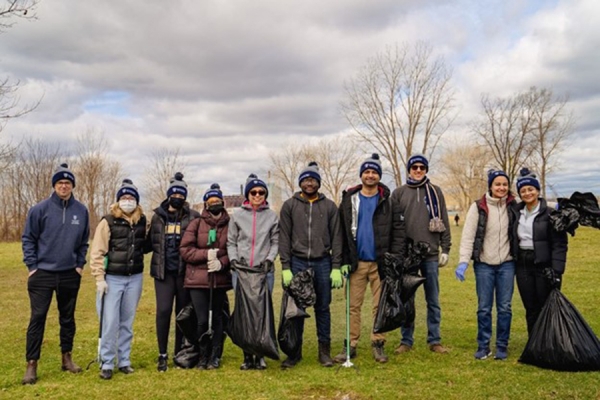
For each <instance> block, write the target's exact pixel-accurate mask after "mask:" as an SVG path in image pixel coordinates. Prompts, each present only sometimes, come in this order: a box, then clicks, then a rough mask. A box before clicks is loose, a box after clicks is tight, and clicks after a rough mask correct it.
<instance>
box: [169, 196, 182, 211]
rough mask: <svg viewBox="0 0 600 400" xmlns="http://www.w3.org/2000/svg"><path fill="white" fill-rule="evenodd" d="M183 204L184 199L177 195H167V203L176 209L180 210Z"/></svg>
mask: <svg viewBox="0 0 600 400" xmlns="http://www.w3.org/2000/svg"><path fill="white" fill-rule="evenodd" d="M184 204H185V199H180V198H177V197H169V205H170V206H171V207H173V208H174V209H176V210H180V209H181V207H183V205H184Z"/></svg>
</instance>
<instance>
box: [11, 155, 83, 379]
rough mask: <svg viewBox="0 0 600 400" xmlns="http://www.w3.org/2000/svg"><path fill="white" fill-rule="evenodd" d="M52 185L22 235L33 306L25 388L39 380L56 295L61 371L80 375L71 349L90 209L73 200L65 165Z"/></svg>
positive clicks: (71, 177)
mask: <svg viewBox="0 0 600 400" xmlns="http://www.w3.org/2000/svg"><path fill="white" fill-rule="evenodd" d="M52 187H53V188H54V193H52V195H51V196H50V197H49V198H48V199H46V200H43V201H41V202H40V203H38V204H36V205H35V206H33V207H31V209H30V210H29V213H28V215H27V221H26V223H25V231H24V232H23V237H22V245H23V261H24V262H25V265H26V266H27V268H28V270H29V278H28V281H27V291H28V292H29V302H30V304H31V318H30V320H29V327H28V328H27V349H26V359H27V369H26V371H25V376H24V377H23V381H22V382H23V384H24V385H25V384H34V383H35V382H36V381H37V363H38V360H39V359H40V353H41V348H42V341H43V339H44V327H45V325H46V316H47V315H48V309H49V308H50V303H51V302H52V295H53V292H55V291H56V302H57V306H58V314H59V323H60V348H61V351H62V370H63V371H69V372H72V373H78V372H81V368H80V367H79V366H77V364H75V363H74V362H73V360H72V359H71V350H72V349H73V338H74V336H75V305H76V303H77V294H78V292H79V285H80V283H81V274H82V269H83V266H84V264H85V256H86V253H87V249H88V239H89V233H90V228H89V215H88V210H87V208H86V207H85V206H84V205H83V204H81V203H80V202H78V201H77V200H75V198H74V197H73V194H72V192H73V188H74V187H75V175H73V173H72V172H71V171H70V170H69V166H68V165H67V164H61V165H60V166H59V167H58V169H57V170H56V171H55V172H54V174H53V176H52Z"/></svg>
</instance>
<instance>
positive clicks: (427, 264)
mask: <svg viewBox="0 0 600 400" xmlns="http://www.w3.org/2000/svg"><path fill="white" fill-rule="evenodd" d="M438 269H439V267H438V262H437V261H423V262H422V263H421V265H419V271H420V272H421V275H422V276H423V277H424V278H426V280H425V282H424V283H423V288H424V290H425V301H426V302H427V344H429V345H430V346H431V345H433V344H438V343H441V341H442V338H441V337H440V323H441V321H442V309H441V308H440V281H439V279H438V277H439V271H438ZM414 332H415V324H414V323H412V324H411V325H410V326H406V327H402V341H401V343H403V344H406V345H408V346H411V347H412V345H413V343H414Z"/></svg>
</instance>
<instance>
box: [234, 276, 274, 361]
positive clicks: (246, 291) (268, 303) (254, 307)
mask: <svg viewBox="0 0 600 400" xmlns="http://www.w3.org/2000/svg"><path fill="white" fill-rule="evenodd" d="M236 271H237V273H238V279H237V287H236V289H235V306H234V309H233V313H232V314H231V319H230V320H229V336H230V338H231V341H232V342H233V343H235V344H236V345H237V346H238V347H240V348H241V349H242V350H243V351H245V352H246V353H250V354H253V355H255V356H264V357H268V358H271V359H273V360H279V352H278V350H277V338H276V336H275V318H274V315H273V300H272V299H271V294H270V293H269V288H268V283H267V273H266V272H264V271H262V270H260V269H257V268H250V267H247V266H243V265H238V267H237V268H236Z"/></svg>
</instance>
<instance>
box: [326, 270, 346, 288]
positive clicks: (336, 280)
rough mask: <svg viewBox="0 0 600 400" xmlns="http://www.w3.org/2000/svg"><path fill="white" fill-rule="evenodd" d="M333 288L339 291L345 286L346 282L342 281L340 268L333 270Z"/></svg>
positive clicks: (331, 276)
mask: <svg viewBox="0 0 600 400" xmlns="http://www.w3.org/2000/svg"><path fill="white" fill-rule="evenodd" d="M329 277H330V278H331V287H332V288H333V289H339V288H341V287H342V286H343V285H344V281H343V280H342V273H341V272H340V270H339V269H338V268H334V269H332V270H331V275H329Z"/></svg>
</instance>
